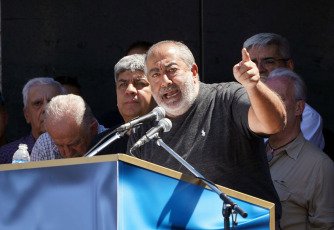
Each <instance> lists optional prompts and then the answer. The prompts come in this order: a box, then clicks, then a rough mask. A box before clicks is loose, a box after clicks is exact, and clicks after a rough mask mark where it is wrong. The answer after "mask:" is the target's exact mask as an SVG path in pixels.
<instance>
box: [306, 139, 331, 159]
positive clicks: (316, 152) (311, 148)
mask: <svg viewBox="0 0 334 230" xmlns="http://www.w3.org/2000/svg"><path fill="white" fill-rule="evenodd" d="M303 149H304V150H305V151H304V152H305V157H307V158H308V160H309V161H312V162H318V161H323V160H327V159H329V160H331V159H330V157H329V156H328V155H327V154H326V153H324V152H323V151H322V150H321V149H320V148H318V146H316V145H314V144H313V143H312V142H310V141H308V140H306V139H305V144H304V147H303Z"/></svg>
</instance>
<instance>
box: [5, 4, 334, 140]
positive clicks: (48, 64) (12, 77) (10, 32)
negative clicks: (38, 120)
mask: <svg viewBox="0 0 334 230" xmlns="http://www.w3.org/2000/svg"><path fill="white" fill-rule="evenodd" d="M200 5H201V4H200V1H194V0H184V1H176V0H172V1H169V0H162V1H153V0H148V1H133V0H128V1H110V0H100V1H92V0H58V1H51V0H29V1H28V0H11V1H2V7H1V10H2V12H1V17H2V20H1V22H2V25H1V26H2V64H3V73H2V78H3V93H4V97H5V99H6V101H7V109H8V110H9V113H10V124H9V129H8V136H9V137H10V139H17V138H18V137H20V136H22V135H24V134H26V133H27V132H28V131H29V129H28V128H29V126H27V125H26V124H25V120H24V117H23V113H22V107H23V104H22V95H21V90H22V87H23V85H24V84H25V83H26V82H27V81H28V80H29V79H30V78H33V77H41V76H51V77H52V76H59V75H69V76H76V77H78V78H79V82H80V84H81V86H82V91H83V95H84V98H85V99H86V101H87V102H88V103H89V104H90V105H91V107H92V109H93V111H94V113H95V115H96V116H97V117H99V116H101V115H102V114H104V113H105V112H106V111H108V110H110V109H115V108H116V94H115V85H114V83H113V67H114V65H115V64H116V63H117V61H118V60H119V59H120V58H121V57H122V56H123V55H124V54H125V52H126V49H127V47H128V46H129V45H130V44H131V43H132V42H134V41H136V40H146V41H150V42H153V43H154V42H157V41H160V40H165V39H172V40H179V41H183V42H185V43H186V44H187V45H188V46H189V48H190V49H191V50H192V51H193V53H194V56H195V58H196V60H197V62H198V63H199V64H200V60H201V59H200V50H201V39H200V31H201V30H200V18H201V17H200V12H201V10H200ZM202 10H203V25H204V27H203V38H204V43H203V44H204V46H203V48H204V56H203V60H204V76H201V78H202V79H204V81H205V82H221V81H233V80H234V78H233V75H232V67H233V65H234V64H236V63H237V62H239V61H240V58H241V47H242V44H243V42H244V40H245V39H247V38H248V37H250V36H252V35H254V34H256V33H260V32H274V33H278V34H281V35H283V36H285V37H286V38H288V40H289V41H290V43H291V50H292V56H293V59H294V61H295V71H296V72H297V73H299V74H300V75H301V76H303V77H304V79H305V82H306V84H307V85H308V88H309V99H308V103H309V104H310V105H311V106H312V107H314V108H315V109H316V110H317V111H318V112H319V113H320V114H321V115H322V117H323V119H324V127H325V128H326V129H329V130H331V131H334V121H333V117H334V90H333V77H332V75H333V71H334V66H333V63H334V62H333V59H334V39H333V37H334V36H333V35H334V29H333V28H334V16H333V14H332V12H333V10H334V2H332V1H302V2H301V1H297V0H291V1H264V0H259V1H247V0H236V1H221V0H211V1H203V9H202Z"/></svg>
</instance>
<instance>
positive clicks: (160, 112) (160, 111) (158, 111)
mask: <svg viewBox="0 0 334 230" xmlns="http://www.w3.org/2000/svg"><path fill="white" fill-rule="evenodd" d="M164 117H165V109H164V108H162V107H159V106H157V107H155V108H154V109H153V110H152V111H151V112H149V113H148V114H146V115H144V116H141V117H137V118H134V119H132V120H131V121H129V122H127V123H125V124H124V125H121V126H120V127H118V128H117V129H116V132H122V131H124V130H128V129H131V128H133V127H136V126H138V125H140V124H142V123H143V122H145V121H153V120H156V121H160V120H161V119H162V118H164Z"/></svg>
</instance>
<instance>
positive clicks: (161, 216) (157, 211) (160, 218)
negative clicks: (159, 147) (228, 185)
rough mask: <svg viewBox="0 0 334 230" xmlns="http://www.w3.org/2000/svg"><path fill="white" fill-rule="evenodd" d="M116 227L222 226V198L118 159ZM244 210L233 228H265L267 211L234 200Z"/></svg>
mask: <svg viewBox="0 0 334 230" xmlns="http://www.w3.org/2000/svg"><path fill="white" fill-rule="evenodd" d="M118 193H119V198H118V200H119V211H118V215H119V229H121V230H125V229H127V230H130V229H224V218H223V216H222V208H223V201H222V200H221V199H220V198H219V196H218V195H217V193H215V192H213V191H211V190H209V189H206V188H204V187H201V186H197V185H194V184H192V183H188V182H185V181H182V180H178V179H175V178H172V177H169V176H165V175H162V174H160V173H157V172H153V171H150V170H147V169H144V168H141V167H137V166H134V165H131V164H128V163H124V162H120V165H119V191H118ZM231 199H232V200H233V201H234V202H236V203H237V204H238V205H239V206H240V207H241V208H243V209H244V210H245V211H246V212H247V213H248V217H247V218H246V219H243V218H242V217H241V216H238V219H237V221H238V226H236V227H235V229H257V230H261V229H269V221H270V216H269V210H268V209H266V208H263V207H261V206H257V205H254V204H250V203H248V202H245V201H242V200H239V199H235V198H233V197H231Z"/></svg>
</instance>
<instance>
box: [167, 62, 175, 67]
mask: <svg viewBox="0 0 334 230" xmlns="http://www.w3.org/2000/svg"><path fill="white" fill-rule="evenodd" d="M172 65H177V63H176V62H171V63H168V64H166V65H165V67H166V68H168V67H171V66H172Z"/></svg>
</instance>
